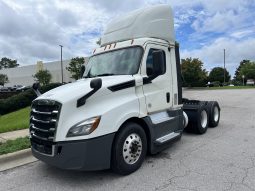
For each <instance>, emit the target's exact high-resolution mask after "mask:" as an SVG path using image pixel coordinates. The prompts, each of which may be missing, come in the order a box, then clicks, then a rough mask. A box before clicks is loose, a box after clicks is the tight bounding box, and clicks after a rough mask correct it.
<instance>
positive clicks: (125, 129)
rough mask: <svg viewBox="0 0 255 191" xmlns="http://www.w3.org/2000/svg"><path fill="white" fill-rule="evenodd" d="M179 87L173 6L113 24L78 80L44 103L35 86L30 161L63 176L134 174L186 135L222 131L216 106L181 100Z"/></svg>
mask: <svg viewBox="0 0 255 191" xmlns="http://www.w3.org/2000/svg"><path fill="white" fill-rule="evenodd" d="M181 79H182V78H181V71H180V58H179V47H178V44H177V43H176V42H175V34H174V22H173V14H172V10H171V8H170V6H168V5H159V6H154V7H149V8H146V9H142V10H138V11H135V12H132V13H131V14H128V15H126V16H124V17H121V18H119V19H117V20H114V21H112V22H111V23H110V24H109V25H108V26H107V28H106V30H105V32H104V34H103V36H102V37H101V46H100V47H99V48H97V49H95V50H94V52H93V55H92V56H91V57H90V59H89V62H88V63H87V65H86V69H85V71H84V73H83V77H82V78H81V79H80V80H78V81H76V82H74V83H71V84H66V85H63V86H61V87H58V88H56V89H53V90H51V91H48V92H46V93H44V94H43V95H40V93H39V92H38V90H37V88H38V87H37V86H36V84H34V86H33V88H34V90H35V91H36V92H37V93H38V94H39V96H38V97H37V98H36V99H35V100H34V101H33V103H32V106H31V107H32V109H31V118H30V140H31V145H32V153H33V155H34V156H35V157H36V158H38V159H39V160H41V161H43V162H45V163H47V164H49V165H53V166H56V167H59V168H62V169H73V170H89V171H90V170H102V169H108V168H112V169H113V170H114V171H115V172H117V173H119V174H123V175H126V174H130V173H132V172H134V171H136V170H137V169H138V168H139V167H140V166H141V165H142V163H143V161H144V158H145V156H146V154H156V153H158V152H160V151H162V150H163V149H165V148H167V147H168V146H169V145H170V144H171V143H172V142H173V141H175V140H178V139H180V137H181V136H182V132H183V130H184V128H186V129H187V131H191V132H195V133H198V134H203V133H205V132H206V130H207V127H208V126H211V127H216V126H217V125H218V123H219V119H220V107H219V105H218V103H217V102H214V101H199V100H188V99H184V98H182V84H181V81H182V80H181Z"/></svg>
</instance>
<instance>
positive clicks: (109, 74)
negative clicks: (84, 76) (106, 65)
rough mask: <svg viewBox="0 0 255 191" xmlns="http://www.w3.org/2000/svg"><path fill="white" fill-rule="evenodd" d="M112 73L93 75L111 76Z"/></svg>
mask: <svg viewBox="0 0 255 191" xmlns="http://www.w3.org/2000/svg"><path fill="white" fill-rule="evenodd" d="M113 75H114V74H111V73H104V74H98V75H95V76H93V77H97V76H113Z"/></svg>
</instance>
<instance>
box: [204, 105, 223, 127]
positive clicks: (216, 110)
mask: <svg viewBox="0 0 255 191" xmlns="http://www.w3.org/2000/svg"><path fill="white" fill-rule="evenodd" d="M206 107H207V110H208V116H209V127H217V126H218V124H219V121H220V106H219V104H218V102H217V101H209V102H208V104H207V106H206Z"/></svg>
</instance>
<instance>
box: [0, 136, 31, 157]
mask: <svg viewBox="0 0 255 191" xmlns="http://www.w3.org/2000/svg"><path fill="white" fill-rule="evenodd" d="M27 148H30V140H29V138H28V137H22V138H17V139H15V140H8V141H6V142H5V143H0V155H3V154H7V153H13V152H15V151H19V150H23V149H27Z"/></svg>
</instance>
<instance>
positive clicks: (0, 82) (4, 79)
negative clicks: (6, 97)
mask: <svg viewBox="0 0 255 191" xmlns="http://www.w3.org/2000/svg"><path fill="white" fill-rule="evenodd" d="M7 82H9V79H8V76H7V75H6V74H0V85H1V86H4V84H5V83H7Z"/></svg>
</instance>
